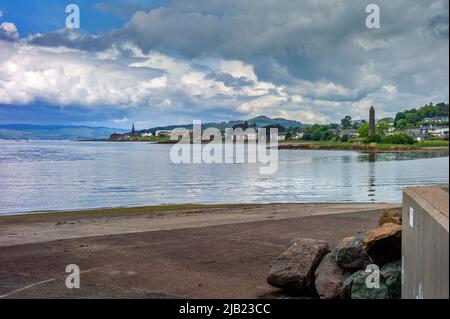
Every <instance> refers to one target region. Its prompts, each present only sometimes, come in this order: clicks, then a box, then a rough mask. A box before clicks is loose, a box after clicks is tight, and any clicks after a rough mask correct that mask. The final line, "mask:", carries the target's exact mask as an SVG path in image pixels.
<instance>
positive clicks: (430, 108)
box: [394, 103, 448, 130]
mask: <svg viewBox="0 0 450 319" xmlns="http://www.w3.org/2000/svg"><path fill="white" fill-rule="evenodd" d="M435 116H448V103H439V104H436V105H434V104H433V103H430V104H426V105H424V106H423V107H421V108H420V109H411V110H406V111H403V112H398V113H397V115H396V116H395V121H394V125H395V128H396V129H398V130H404V129H406V128H414V127H418V126H420V125H422V124H425V123H424V122H425V119H426V118H432V117H435ZM441 124H447V125H448V121H447V122H446V123H441Z"/></svg>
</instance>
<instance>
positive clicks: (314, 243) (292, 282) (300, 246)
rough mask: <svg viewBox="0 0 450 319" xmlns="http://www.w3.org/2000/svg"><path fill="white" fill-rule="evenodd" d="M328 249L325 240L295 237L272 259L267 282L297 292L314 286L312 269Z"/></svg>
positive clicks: (313, 269) (314, 268)
mask: <svg viewBox="0 0 450 319" xmlns="http://www.w3.org/2000/svg"><path fill="white" fill-rule="evenodd" d="M329 251H330V249H329V246H328V243H327V242H325V241H322V240H315V239H310V238H299V239H296V240H294V241H292V242H291V244H290V246H289V248H288V249H287V250H286V251H285V252H284V253H282V254H281V255H280V256H279V257H278V258H276V259H275V260H274V262H273V263H272V266H271V268H270V271H269V274H268V277H267V282H268V283H269V284H271V285H272V286H275V287H279V288H282V289H285V290H291V291H298V292H300V291H303V290H308V289H310V288H314V271H315V270H316V268H317V266H318V265H319V263H320V262H321V260H322V258H323V257H324V256H325V255H326V254H327V253H328V252H329Z"/></svg>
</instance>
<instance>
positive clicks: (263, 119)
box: [247, 115, 306, 128]
mask: <svg viewBox="0 0 450 319" xmlns="http://www.w3.org/2000/svg"><path fill="white" fill-rule="evenodd" d="M247 122H248V123H249V124H256V127H264V126H268V125H281V126H284V127H287V128H303V127H305V126H306V125H305V124H303V123H301V122H298V121H293V120H286V119H283V118H280V117H278V118H274V119H271V118H269V117H267V116H264V115H262V116H258V117H255V118H253V119H250V120H248V121H247Z"/></svg>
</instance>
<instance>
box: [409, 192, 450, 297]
mask: <svg viewBox="0 0 450 319" xmlns="http://www.w3.org/2000/svg"><path fill="white" fill-rule="evenodd" d="M448 196H449V194H448V185H446V186H433V187H411V188H406V189H405V191H404V192H403V210H402V219H403V226H402V227H403V231H402V259H403V278H402V298H404V299H417V298H425V299H441V298H446V299H448V298H449V268H448V262H449V246H448V244H449V232H448V230H449V223H448V207H449V197H448Z"/></svg>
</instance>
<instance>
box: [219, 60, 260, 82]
mask: <svg viewBox="0 0 450 319" xmlns="http://www.w3.org/2000/svg"><path fill="white" fill-rule="evenodd" d="M220 69H221V70H222V71H223V72H224V73H228V74H230V75H232V76H233V77H235V78H240V77H244V78H246V79H249V80H251V81H255V82H256V81H257V77H256V74H255V71H254V70H253V67H252V66H251V65H248V64H245V63H242V62H241V61H226V60H220Z"/></svg>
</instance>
